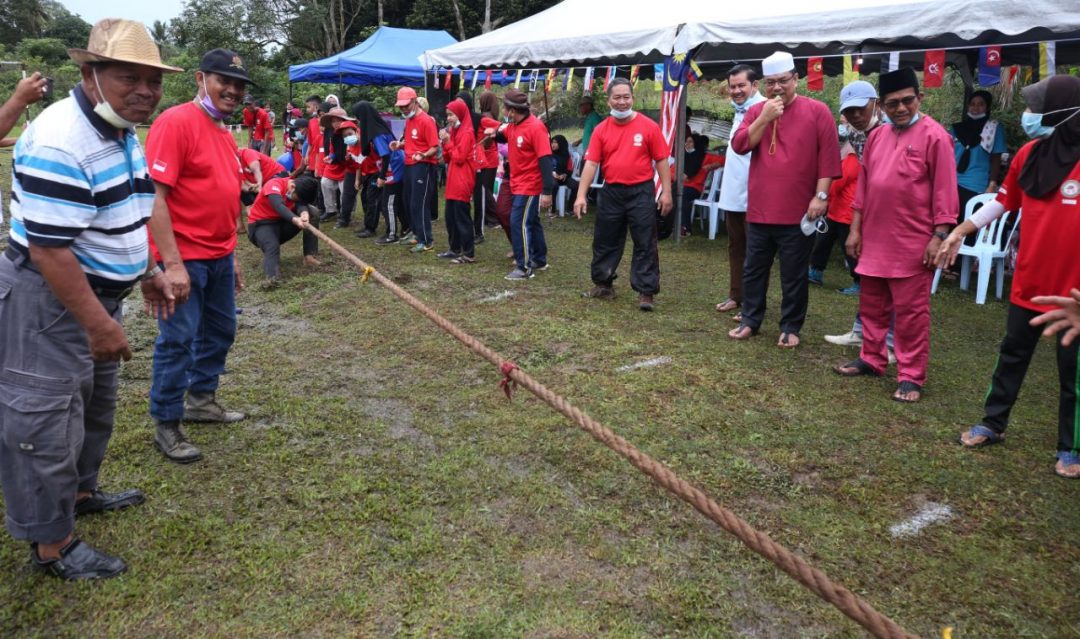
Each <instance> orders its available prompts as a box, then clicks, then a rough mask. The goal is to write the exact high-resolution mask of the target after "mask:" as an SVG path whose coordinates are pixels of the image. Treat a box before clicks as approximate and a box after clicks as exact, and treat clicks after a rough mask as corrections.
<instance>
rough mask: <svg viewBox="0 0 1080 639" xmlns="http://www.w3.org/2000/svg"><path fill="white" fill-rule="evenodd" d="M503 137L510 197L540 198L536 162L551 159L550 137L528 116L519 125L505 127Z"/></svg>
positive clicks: (540, 181)
mask: <svg viewBox="0 0 1080 639" xmlns="http://www.w3.org/2000/svg"><path fill="white" fill-rule="evenodd" d="M503 136H504V137H505V138H506V147H507V149H508V151H509V156H508V157H509V159H510V193H512V194H514V195H540V193H541V192H542V191H543V190H544V179H543V177H542V176H541V175H540V158H542V157H544V156H548V155H551V136H550V135H548V130H547V127H546V126H544V123H543V122H541V121H540V120H538V119H537V118H535V117H534V116H533V115H532V114H529V115H527V116H525V119H524V120H522V121H521V122H518V123H516V124H515V123H513V122H511V123H510V124H508V125H506V128H505V129H503Z"/></svg>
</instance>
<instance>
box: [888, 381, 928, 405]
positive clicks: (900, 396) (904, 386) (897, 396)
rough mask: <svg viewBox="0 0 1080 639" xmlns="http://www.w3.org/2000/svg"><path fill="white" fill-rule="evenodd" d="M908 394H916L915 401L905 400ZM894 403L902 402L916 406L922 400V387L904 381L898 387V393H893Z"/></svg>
mask: <svg viewBox="0 0 1080 639" xmlns="http://www.w3.org/2000/svg"><path fill="white" fill-rule="evenodd" d="M908 393H916V395H915V399H911V398H905V397H904V395H907V394H908ZM892 398H893V401H895V402H901V403H904V404H914V403H915V402H917V401H919V400H920V399H922V386H919V385H918V384H916V383H915V382H909V381H903V382H900V383H899V384H898V385H897V386H896V392H895V393H893V396H892Z"/></svg>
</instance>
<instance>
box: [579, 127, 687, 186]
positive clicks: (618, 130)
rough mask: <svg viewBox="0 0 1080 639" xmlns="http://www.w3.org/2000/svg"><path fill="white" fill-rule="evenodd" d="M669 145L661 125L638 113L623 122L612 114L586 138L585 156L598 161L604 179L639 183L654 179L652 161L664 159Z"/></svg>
mask: <svg viewBox="0 0 1080 639" xmlns="http://www.w3.org/2000/svg"><path fill="white" fill-rule="evenodd" d="M667 158H668V145H667V142H665V141H664V136H663V134H662V133H660V126H659V125H658V124H656V122H653V121H652V120H650V119H649V118H648V117H646V116H644V115H642V114H640V113H637V114H635V115H634V117H633V118H631V119H630V121H629V122H627V123H626V124H621V123H619V121H618V120H616V119H615V118H613V117H609V118H607V119H606V120H604V121H603V122H601V123H600V124H599V125H597V127H596V128H595V129H594V130H593V134H592V137H591V138H589V148H588V150H587V151H585V159H586V160H588V161H590V162H596V163H597V164H599V165H600V167H601V170H602V171H603V174H604V182H610V183H611V184H623V185H629V184H640V183H642V182H648V181H651V180H652V179H653V172H654V169H653V161H656V162H667Z"/></svg>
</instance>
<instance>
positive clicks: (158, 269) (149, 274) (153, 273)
mask: <svg viewBox="0 0 1080 639" xmlns="http://www.w3.org/2000/svg"><path fill="white" fill-rule="evenodd" d="M164 272H165V271H163V270H162V269H161V267H160V266H158V265H157V264H155V265H154V268H152V269H150V270H149V271H147V272H145V273H143V274H142V275H141V276H140V277H139V281H140V282H145V281H146V280H149V279H153V278H154V277H156V276H157V274H158V273H164Z"/></svg>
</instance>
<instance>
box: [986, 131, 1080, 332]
mask: <svg viewBox="0 0 1080 639" xmlns="http://www.w3.org/2000/svg"><path fill="white" fill-rule="evenodd" d="M1038 142H1039V141H1038V140H1034V141H1032V142H1028V143H1027V144H1026V145H1024V146H1023V148H1021V149H1020V150H1019V151H1018V152H1017V153H1016V157H1015V158H1014V159H1013V161H1012V163H1011V164H1010V165H1009V173H1008V175H1006V176H1005V181H1004V182H1003V183H1002V184H1001V189H1000V190H999V191H998V196H997V200H998V202H1001V203H1002V204H1003V205H1004V206H1005V208H1006V209H1007V210H1009V211H1018V210H1020V209H1021V208H1023V217H1022V218H1021V224H1022V225H1023V231H1022V232H1021V233H1020V248H1019V250H1017V252H1016V271H1015V272H1013V281H1012V290H1011V292H1010V293H1009V301H1010V302H1012V303H1013V304H1016V305H1017V306H1021V307H1023V308H1026V309H1029V310H1032V311H1037V312H1039V313H1042V312H1045V311H1049V310H1052V308H1053V307H1050V306H1040V305H1038V304H1032V303H1031V298H1032V297H1035V296H1038V295H1061V296H1064V297H1068V296H1069V290H1070V289H1073V288H1080V259H1078V258H1077V257H1076V246H1077V243H1076V240H1077V238H1080V163H1078V164H1076V165H1075V166H1073V168H1072V170H1071V171H1069V175H1068V176H1066V178H1065V180H1063V181H1062V183H1061V185H1060V186H1058V188H1056V189H1054V190H1053V191H1052V192H1050V193H1049V194H1048V195H1045V196H1043V197H1041V198H1033V197H1031V196H1030V195H1028V194H1027V193H1024V190H1023V189H1021V188H1020V183H1019V178H1020V170H1021V169H1023V167H1024V162H1026V161H1027V158H1028V156H1029V155H1031V151H1032V149H1033V148H1034V147H1035V145H1036V144H1037V143H1038ZM1014 215H1015V214H1014Z"/></svg>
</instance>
